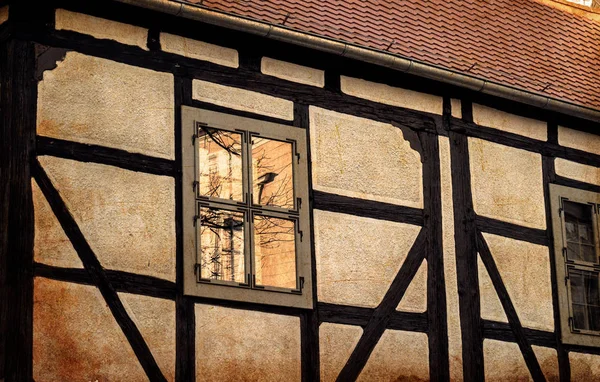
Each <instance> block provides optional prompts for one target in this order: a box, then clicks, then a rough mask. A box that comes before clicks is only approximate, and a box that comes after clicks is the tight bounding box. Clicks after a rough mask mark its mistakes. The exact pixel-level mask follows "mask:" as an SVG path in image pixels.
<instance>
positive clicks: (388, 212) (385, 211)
mask: <svg viewBox="0 0 600 382" xmlns="http://www.w3.org/2000/svg"><path fill="white" fill-rule="evenodd" d="M313 203H314V204H313V206H314V208H316V209H318V210H323V211H329V212H339V213H343V214H349V215H354V216H362V217H366V218H372V219H381V220H389V221H393V222H398V223H407V224H414V225H420V226H422V225H423V210H422V209H420V208H413V207H406V206H399V205H396V204H391V203H384V202H377V201H374V200H367V199H359V198H352V197H349V196H342V195H337V194H330V193H328V192H323V191H317V190H315V191H313Z"/></svg>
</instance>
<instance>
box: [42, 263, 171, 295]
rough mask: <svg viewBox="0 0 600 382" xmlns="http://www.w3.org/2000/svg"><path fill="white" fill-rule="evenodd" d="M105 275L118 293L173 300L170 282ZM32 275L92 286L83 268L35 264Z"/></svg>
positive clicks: (113, 273) (121, 274)
mask: <svg viewBox="0 0 600 382" xmlns="http://www.w3.org/2000/svg"><path fill="white" fill-rule="evenodd" d="M105 273H106V277H107V278H108V280H109V281H110V283H111V284H112V285H113V286H114V288H115V290H116V291H118V292H126V293H133V294H140V295H144V296H149V297H157V298H164V299H169V300H175V290H176V288H175V283H173V282H171V281H167V280H163V279H159V278H157V277H152V276H144V275H138V274H135V273H129V272H124V271H116V270H106V271H105ZM34 275H35V276H36V277H45V278H47V279H53V280H59V281H66V282H70V283H77V284H84V285H93V282H92V279H91V278H90V275H89V274H88V272H87V271H86V270H85V269H83V268H61V267H54V266H51V265H46V264H41V263H35V265H34Z"/></svg>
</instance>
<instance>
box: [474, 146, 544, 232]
mask: <svg viewBox="0 0 600 382" xmlns="http://www.w3.org/2000/svg"><path fill="white" fill-rule="evenodd" d="M469 154H470V162H471V165H470V167H471V184H472V188H473V204H474V207H475V212H476V213H478V214H480V215H483V216H487V217H490V218H494V219H498V220H504V221H507V222H511V223H515V224H520V225H524V226H527V227H532V228H541V229H544V228H546V213H545V211H544V187H543V180H542V157H541V155H539V154H536V153H531V152H529V151H525V150H519V149H515V148H512V147H508V146H503V145H499V144H496V143H492V142H488V141H484V140H481V139H476V138H469Z"/></svg>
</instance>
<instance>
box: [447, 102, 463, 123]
mask: <svg viewBox="0 0 600 382" xmlns="http://www.w3.org/2000/svg"><path fill="white" fill-rule="evenodd" d="M450 106H451V114H452V116H453V117H454V118H462V105H461V102H460V100H459V99H456V98H452V99H450Z"/></svg>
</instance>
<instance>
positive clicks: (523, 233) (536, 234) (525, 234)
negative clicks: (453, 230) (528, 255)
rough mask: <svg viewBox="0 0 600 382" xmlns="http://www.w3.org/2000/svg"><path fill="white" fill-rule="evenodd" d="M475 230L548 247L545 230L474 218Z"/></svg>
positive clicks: (483, 217) (481, 217)
mask: <svg viewBox="0 0 600 382" xmlns="http://www.w3.org/2000/svg"><path fill="white" fill-rule="evenodd" d="M475 222H476V224H477V229H478V230H480V231H482V232H487V233H491V234H494V235H499V236H504V237H510V238H511V239H515V240H521V241H526V242H528V243H533V244H539V245H545V246H547V245H548V237H547V233H546V230H544V229H535V228H529V227H523V226H521V225H518V224H513V223H508V222H504V221H502V220H496V219H492V218H488V217H485V216H477V217H476V218H475Z"/></svg>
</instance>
